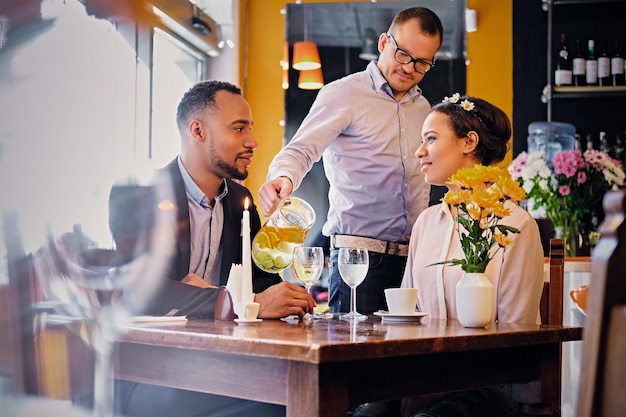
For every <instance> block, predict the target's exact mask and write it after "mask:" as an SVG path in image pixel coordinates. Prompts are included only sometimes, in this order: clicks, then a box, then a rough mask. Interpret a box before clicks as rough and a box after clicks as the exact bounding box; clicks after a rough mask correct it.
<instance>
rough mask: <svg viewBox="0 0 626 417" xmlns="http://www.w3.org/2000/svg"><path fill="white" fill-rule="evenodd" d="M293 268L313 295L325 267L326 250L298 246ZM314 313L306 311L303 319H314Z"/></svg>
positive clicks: (307, 320) (299, 279)
mask: <svg viewBox="0 0 626 417" xmlns="http://www.w3.org/2000/svg"><path fill="white" fill-rule="evenodd" d="M292 265H293V270H294V272H295V275H296V278H297V279H298V281H300V283H301V284H302V285H304V287H305V288H306V290H307V292H308V293H309V295H311V288H313V285H314V284H315V283H316V282H318V281H319V279H320V277H321V276H322V269H323V268H324V250H323V249H322V248H321V247H317V246H316V247H311V246H296V247H295V248H294V250H293V264H292ZM313 317H314V316H313V314H311V313H306V314H305V315H304V317H302V320H303V321H305V322H311V321H313Z"/></svg>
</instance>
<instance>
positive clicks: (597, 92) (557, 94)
mask: <svg viewBox="0 0 626 417" xmlns="http://www.w3.org/2000/svg"><path fill="white" fill-rule="evenodd" d="M548 91H549V90H548V86H546V87H545V88H544V89H543V92H542V98H541V99H542V101H543V102H544V103H545V102H546V101H547V100H548V98H549V97H551V98H552V99H557V98H558V99H563V98H598V97H602V98H611V97H626V86H624V85H621V86H606V87H598V86H579V87H577V86H552V92H551V95H550V96H548Z"/></svg>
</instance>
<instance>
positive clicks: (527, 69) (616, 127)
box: [494, 0, 626, 156]
mask: <svg viewBox="0 0 626 417" xmlns="http://www.w3.org/2000/svg"><path fill="white" fill-rule="evenodd" d="M541 5H542V2H541V0H513V120H514V126H513V129H514V137H515V138H516V140H515V143H514V146H513V151H514V156H515V155H517V154H518V153H520V152H521V151H523V150H526V140H525V138H526V137H527V129H528V124H529V123H531V122H533V121H538V120H547V107H546V106H547V105H546V104H544V103H542V101H541V94H542V90H543V88H544V87H545V86H546V85H547V83H548V69H547V67H546V66H547V51H546V49H547V45H548V34H547V28H548V13H547V12H545V11H543V10H542V8H541ZM553 11H554V19H553V21H554V26H553V36H552V39H551V49H552V59H553V61H554V60H555V59H556V51H557V50H558V47H559V45H560V34H561V32H563V33H565V34H566V36H567V42H568V47H569V49H570V54H571V55H573V54H574V50H575V48H576V39H580V42H581V47H582V48H583V49H584V50H583V54H584V55H586V50H587V40H588V39H594V41H595V44H596V56H597V53H598V48H599V47H600V40H601V38H602V36H606V37H607V41H608V50H609V53H611V51H613V43H614V41H613V39H615V38H620V39H621V40H622V51H621V53H622V56H624V47H623V46H624V43H626V2H607V1H596V2H593V3H592V4H569V5H557V6H553ZM494 59H497V56H494ZM553 71H554V68H551V69H550V74H552V73H553ZM551 76H552V75H551ZM625 99H626V93H625V94H615V95H604V96H597V97H584V98H557V99H554V100H553V102H552V106H553V107H552V109H553V110H552V111H553V113H552V120H553V121H561V122H568V123H572V124H573V125H574V126H576V128H577V132H578V133H579V134H580V135H581V137H582V138H583V139H584V138H585V136H586V135H587V134H588V133H591V134H592V137H593V138H594V140H595V141H596V143H595V145H596V146H595V147H598V146H599V143H598V142H597V141H598V136H599V132H600V131H601V130H604V131H606V132H607V137H608V138H609V140H610V141H611V143H614V142H615V137H616V135H617V134H621V135H622V136H624V135H625V134H626V133H625V131H626V117H625V116H626V100H625Z"/></svg>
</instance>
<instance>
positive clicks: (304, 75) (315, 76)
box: [298, 68, 324, 90]
mask: <svg viewBox="0 0 626 417" xmlns="http://www.w3.org/2000/svg"><path fill="white" fill-rule="evenodd" d="M323 86H324V76H323V75H322V68H316V69H312V70H302V71H300V75H299V76H298V87H299V88H301V89H303V90H319V89H320V88H322V87H323Z"/></svg>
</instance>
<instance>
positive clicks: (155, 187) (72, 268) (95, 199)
mask: <svg viewBox="0 0 626 417" xmlns="http://www.w3.org/2000/svg"><path fill="white" fill-rule="evenodd" d="M162 174H163V173H162ZM81 178H82V179H84V181H82V182H81V185H82V187H76V185H77V184H76V183H75V182H72V181H70V182H69V183H66V184H54V185H53V184H51V187H53V188H54V189H55V190H56V191H55V192H54V193H50V196H49V199H48V200H46V207H44V208H43V209H42V210H41V212H42V213H44V214H43V218H42V219H41V233H42V234H43V244H41V245H39V246H38V247H37V248H36V249H35V250H34V251H33V264H34V267H35V271H36V273H37V276H38V278H39V281H40V283H41V287H42V290H43V293H44V295H45V296H46V298H47V299H48V300H50V301H51V302H52V304H53V305H54V306H55V309H56V310H57V312H58V313H60V314H63V315H66V316H70V317H71V318H73V319H78V320H83V321H84V322H85V325H86V326H85V327H86V328H87V329H88V335H87V336H88V338H89V341H90V343H91V345H92V346H93V348H94V350H95V357H96V363H95V381H94V382H95V385H94V409H93V414H94V416H95V417H110V416H112V415H113V378H112V370H113V367H112V362H111V359H112V353H113V346H114V343H115V341H116V339H117V336H118V335H119V334H121V333H122V332H123V331H124V329H125V328H126V326H127V325H128V324H130V323H131V322H132V319H133V316H136V315H139V314H144V312H145V309H146V308H147V307H148V305H149V303H150V302H151V301H152V300H153V297H154V296H155V295H156V293H157V292H158V291H159V290H160V289H161V284H162V283H163V281H164V280H165V274H166V272H167V270H168V268H169V263H170V261H171V260H172V258H173V254H174V250H175V240H174V239H175V233H176V229H175V227H176V206H175V203H174V201H176V200H175V199H174V198H173V189H172V187H171V183H170V181H169V177H168V176H166V175H164V174H163V175H159V176H158V177H148V178H145V177H143V178H142V177H138V176H136V175H134V174H129V175H127V176H125V177H124V178H125V179H124V180H123V181H122V182H117V183H116V184H115V185H114V186H112V185H111V183H110V181H104V180H103V179H102V177H100V176H96V177H91V175H89V173H84V174H82V175H81ZM90 180H91V181H92V182H90Z"/></svg>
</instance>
